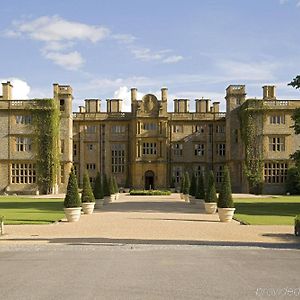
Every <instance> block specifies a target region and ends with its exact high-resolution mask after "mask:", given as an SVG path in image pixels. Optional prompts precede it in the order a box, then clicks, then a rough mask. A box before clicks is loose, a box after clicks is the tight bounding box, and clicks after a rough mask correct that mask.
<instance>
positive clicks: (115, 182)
mask: <svg viewBox="0 0 300 300" xmlns="http://www.w3.org/2000/svg"><path fill="white" fill-rule="evenodd" d="M113 184H114V194H116V193H119V187H118V183H117V179H116V177H115V176H113Z"/></svg>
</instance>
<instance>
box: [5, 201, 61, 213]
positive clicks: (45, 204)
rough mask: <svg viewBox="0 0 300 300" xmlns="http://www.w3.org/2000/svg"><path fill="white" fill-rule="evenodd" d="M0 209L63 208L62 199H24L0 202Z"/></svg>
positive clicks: (49, 209) (55, 209) (48, 209)
mask: <svg viewBox="0 0 300 300" xmlns="http://www.w3.org/2000/svg"><path fill="white" fill-rule="evenodd" d="M1 209H13V210H18V209H33V210H47V211H61V210H62V209H63V201H61V202H51V201H42V202H37V201H32V202H31V201H26V202H14V201H11V202H10V201H8V202H2V201H1V202H0V210H1Z"/></svg>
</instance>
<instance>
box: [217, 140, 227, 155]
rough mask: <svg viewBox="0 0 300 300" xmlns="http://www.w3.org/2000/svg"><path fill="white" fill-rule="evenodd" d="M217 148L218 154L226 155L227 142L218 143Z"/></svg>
mask: <svg viewBox="0 0 300 300" xmlns="http://www.w3.org/2000/svg"><path fill="white" fill-rule="evenodd" d="M216 149H217V154H218V155H219V156H225V155H226V144H225V143H218V144H217V147H216Z"/></svg>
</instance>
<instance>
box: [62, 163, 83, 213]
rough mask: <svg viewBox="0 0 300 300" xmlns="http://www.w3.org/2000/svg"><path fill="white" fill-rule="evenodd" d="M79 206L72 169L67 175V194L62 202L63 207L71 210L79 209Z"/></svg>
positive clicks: (75, 180)
mask: <svg viewBox="0 0 300 300" xmlns="http://www.w3.org/2000/svg"><path fill="white" fill-rule="evenodd" d="M80 206H81V201H80V197H79V193H78V184H77V179H76V175H75V173H74V169H73V168H72V169H71V172H70V175H69V181H68V186H67V193H66V197H65V200H64V207H66V208H72V207H80Z"/></svg>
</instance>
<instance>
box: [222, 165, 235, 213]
mask: <svg viewBox="0 0 300 300" xmlns="http://www.w3.org/2000/svg"><path fill="white" fill-rule="evenodd" d="M218 207H220V208H233V207H234V204H233V200H232V194H231V183H230V174H229V169H228V167H227V166H225V167H224V176H223V181H222V185H221V191H220V194H219V199H218Z"/></svg>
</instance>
